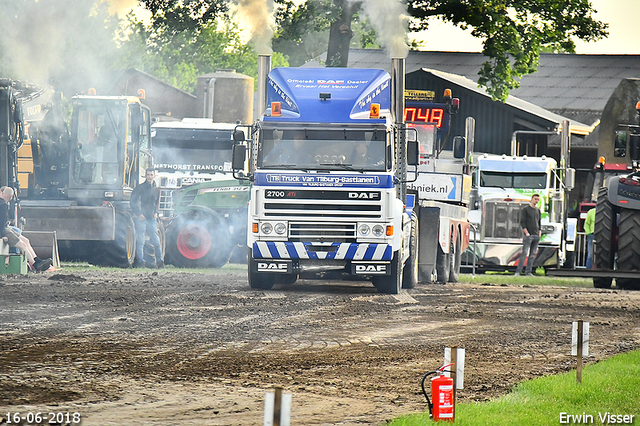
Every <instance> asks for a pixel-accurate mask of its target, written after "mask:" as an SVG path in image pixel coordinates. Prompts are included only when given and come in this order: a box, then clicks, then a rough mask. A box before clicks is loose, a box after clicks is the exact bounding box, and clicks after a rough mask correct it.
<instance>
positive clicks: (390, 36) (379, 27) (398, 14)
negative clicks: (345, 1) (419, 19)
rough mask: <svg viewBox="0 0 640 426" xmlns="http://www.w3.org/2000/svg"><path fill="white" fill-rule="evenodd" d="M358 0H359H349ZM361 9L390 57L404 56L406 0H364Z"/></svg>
mask: <svg viewBox="0 0 640 426" xmlns="http://www.w3.org/2000/svg"><path fill="white" fill-rule="evenodd" d="M351 1H354V2H355V1H359V0H351ZM361 7H362V11H363V12H364V14H365V15H366V16H367V18H369V22H370V24H371V26H372V27H373V29H374V30H375V31H376V33H377V35H378V40H379V41H380V44H382V45H383V46H384V47H385V48H386V50H387V51H388V52H389V55H390V56H391V57H392V58H406V57H407V54H408V53H409V47H408V46H407V42H406V34H407V30H408V28H409V14H408V13H407V2H406V0H364V1H362V6H361Z"/></svg>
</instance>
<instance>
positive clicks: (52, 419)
mask: <svg viewBox="0 0 640 426" xmlns="http://www.w3.org/2000/svg"><path fill="white" fill-rule="evenodd" d="M2 417H3V419H2V420H3V422H0V423H5V424H8V425H9V424H16V425H17V424H28V425H49V424H51V425H53V424H56V425H59V424H80V422H81V420H82V416H81V415H80V413H77V412H68V411H59V412H53V411H50V412H44V413H41V412H33V411H27V412H14V413H11V412H8V413H6V414H5V415H4V416H2ZM22 422H25V423H22Z"/></svg>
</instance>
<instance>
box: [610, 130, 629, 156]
mask: <svg viewBox="0 0 640 426" xmlns="http://www.w3.org/2000/svg"><path fill="white" fill-rule="evenodd" d="M613 156H614V157H626V156H627V131H626V130H616V136H615V139H614V140H613Z"/></svg>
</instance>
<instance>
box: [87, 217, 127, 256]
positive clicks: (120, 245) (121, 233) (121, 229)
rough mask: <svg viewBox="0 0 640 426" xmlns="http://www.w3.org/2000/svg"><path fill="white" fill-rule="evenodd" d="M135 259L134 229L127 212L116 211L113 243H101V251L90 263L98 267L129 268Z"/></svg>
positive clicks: (97, 251) (98, 251) (97, 252)
mask: <svg viewBox="0 0 640 426" xmlns="http://www.w3.org/2000/svg"><path fill="white" fill-rule="evenodd" d="M135 258H136V228H135V224H134V222H133V217H132V216H131V214H130V213H128V212H122V211H116V235H115V239H114V240H113V241H103V242H102V244H101V250H96V255H95V256H94V257H93V259H92V260H91V261H90V263H93V264H95V265H99V266H115V267H117V268H131V266H132V265H133V262H134V260H135Z"/></svg>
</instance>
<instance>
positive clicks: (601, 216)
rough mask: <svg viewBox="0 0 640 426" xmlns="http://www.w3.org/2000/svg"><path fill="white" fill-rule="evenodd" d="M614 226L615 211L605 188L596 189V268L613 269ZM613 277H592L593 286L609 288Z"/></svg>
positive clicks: (594, 261) (594, 255) (594, 241)
mask: <svg viewBox="0 0 640 426" xmlns="http://www.w3.org/2000/svg"><path fill="white" fill-rule="evenodd" d="M614 226H615V212H614V210H613V206H612V205H611V203H610V202H609V200H608V199H607V188H606V187H604V188H600V189H599V190H598V199H597V202H596V218H595V225H594V233H593V243H594V253H593V264H594V266H595V267H596V269H613V262H614V254H615V251H614V247H613V233H614ZM612 282H613V278H609V277H607V278H604V277H602V278H594V279H593V286H594V287H595V288H611V283H612Z"/></svg>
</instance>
